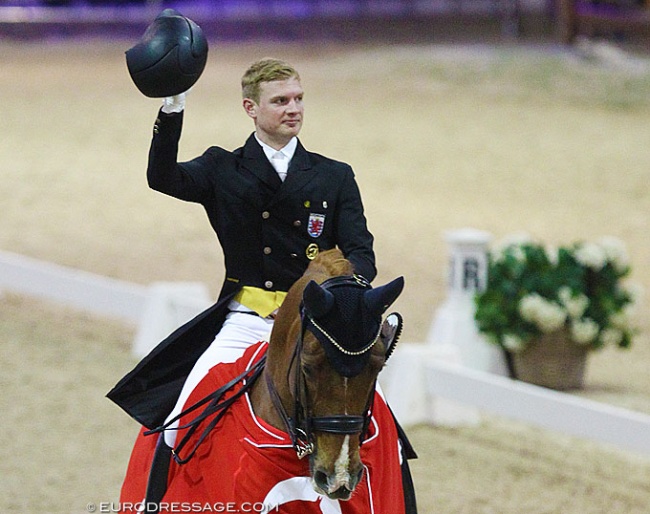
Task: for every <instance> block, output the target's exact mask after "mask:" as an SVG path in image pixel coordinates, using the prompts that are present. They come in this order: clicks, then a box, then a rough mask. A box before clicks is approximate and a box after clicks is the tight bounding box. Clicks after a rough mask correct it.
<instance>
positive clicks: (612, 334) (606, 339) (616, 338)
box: [600, 328, 623, 346]
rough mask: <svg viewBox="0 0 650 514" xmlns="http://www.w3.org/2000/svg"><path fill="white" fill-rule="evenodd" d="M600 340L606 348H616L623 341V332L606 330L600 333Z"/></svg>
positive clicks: (615, 329) (613, 329) (611, 329)
mask: <svg viewBox="0 0 650 514" xmlns="http://www.w3.org/2000/svg"><path fill="white" fill-rule="evenodd" d="M600 340H601V341H602V342H603V344H604V345H606V346H609V345H611V346H616V345H618V343H620V342H621V341H622V340H623V332H621V331H620V330H618V329H617V328H606V329H605V330H603V331H602V332H601V334H600Z"/></svg>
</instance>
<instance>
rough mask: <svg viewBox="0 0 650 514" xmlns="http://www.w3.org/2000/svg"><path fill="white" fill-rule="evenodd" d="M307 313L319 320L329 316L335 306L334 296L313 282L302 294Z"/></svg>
mask: <svg viewBox="0 0 650 514" xmlns="http://www.w3.org/2000/svg"><path fill="white" fill-rule="evenodd" d="M302 299H303V301H304V302H305V308H306V309H307V311H308V312H309V313H310V314H311V315H312V316H315V317H317V318H320V317H322V316H324V315H325V314H327V313H328V312H329V311H330V309H331V308H332V306H333V305H334V295H333V294H332V293H330V292H329V291H326V290H325V289H323V288H322V287H321V286H319V285H318V284H317V283H316V282H314V281H313V280H311V281H310V282H309V283H308V284H307V287H305V290H304V291H303V293H302Z"/></svg>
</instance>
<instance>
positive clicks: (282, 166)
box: [271, 152, 289, 182]
mask: <svg viewBox="0 0 650 514" xmlns="http://www.w3.org/2000/svg"><path fill="white" fill-rule="evenodd" d="M271 164H273V167H274V168H275V171H277V172H278V175H279V176H280V180H281V181H282V182H284V179H285V178H287V169H288V168H289V159H287V157H286V156H285V155H284V154H283V153H282V152H275V153H274V154H273V155H272V156H271Z"/></svg>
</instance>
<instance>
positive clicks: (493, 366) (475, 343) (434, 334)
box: [427, 293, 508, 376]
mask: <svg viewBox="0 0 650 514" xmlns="http://www.w3.org/2000/svg"><path fill="white" fill-rule="evenodd" d="M474 312H475V311H474V303H473V298H472V296H471V295H467V294H464V293H460V294H456V295H450V297H449V299H448V300H447V301H446V302H445V303H444V304H443V305H442V306H441V307H440V308H439V309H438V311H437V312H436V315H435V318H434V321H433V323H432V325H431V329H430V330H429V335H428V337H427V344H428V345H429V346H432V347H437V346H440V345H443V346H446V345H452V346H455V347H456V348H457V349H458V352H459V354H460V361H461V363H462V364H464V365H465V366H468V367H470V368H473V369H477V370H479V371H487V372H489V373H495V374H498V375H504V376H507V375H508V368H507V365H506V361H505V356H504V355H503V351H502V350H501V348H499V347H498V346H496V345H494V344H492V343H490V342H489V341H488V340H487V339H486V338H485V337H484V336H483V335H482V334H480V333H479V332H478V330H477V328H476V323H475V321H474Z"/></svg>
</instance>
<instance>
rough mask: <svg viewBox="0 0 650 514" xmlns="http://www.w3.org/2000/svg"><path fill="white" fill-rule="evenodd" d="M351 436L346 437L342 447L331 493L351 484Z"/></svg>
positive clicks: (337, 460)
mask: <svg viewBox="0 0 650 514" xmlns="http://www.w3.org/2000/svg"><path fill="white" fill-rule="evenodd" d="M349 466H350V436H349V435H346V436H345V439H343V444H342V445H341V453H340V454H339V457H338V459H336V462H335V463H334V483H333V484H330V491H336V490H337V489H338V488H340V487H341V486H344V485H349V483H350V473H349V471H348V469H349Z"/></svg>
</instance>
